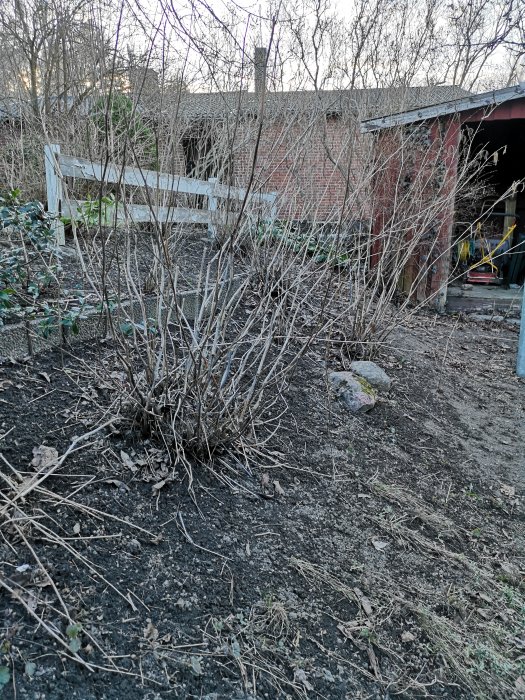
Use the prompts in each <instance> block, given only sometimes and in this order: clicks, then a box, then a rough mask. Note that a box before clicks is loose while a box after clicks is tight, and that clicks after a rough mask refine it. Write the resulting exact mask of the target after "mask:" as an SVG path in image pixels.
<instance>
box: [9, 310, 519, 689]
mask: <svg viewBox="0 0 525 700" xmlns="http://www.w3.org/2000/svg"><path fill="white" fill-rule="evenodd" d="M516 344H517V332H516V331H515V330H513V329H509V328H505V327H500V326H497V325H490V326H489V325H486V326H480V325H476V324H474V323H471V322H468V321H465V320H461V319H457V318H442V317H439V318H438V317H434V316H430V315H426V316H419V317H417V318H416V319H413V320H412V321H411V323H410V327H405V328H402V329H400V330H399V331H398V332H397V333H396V336H395V337H394V338H392V342H391V344H390V345H389V346H388V347H385V349H384V352H383V356H382V358H381V359H380V363H381V365H382V366H383V367H384V368H385V370H386V371H387V372H388V373H389V374H390V376H391V377H392V378H393V380H394V384H393V387H392V389H391V391H390V393H389V395H388V396H387V397H383V398H382V399H381V401H380V402H379V403H378V405H377V406H376V407H375V409H374V410H373V411H372V412H371V413H369V414H367V415H362V416H358V417H356V416H353V415H351V414H349V413H348V412H346V411H345V409H344V407H342V406H341V405H339V403H337V401H336V400H335V399H334V397H332V396H330V394H329V391H328V390H327V382H326V367H325V366H324V365H323V363H322V361H321V358H320V356H317V355H315V354H312V355H311V356H308V357H307V358H305V360H304V362H303V363H302V365H301V367H300V368H299V371H298V373H297V375H296V377H295V380H294V382H293V384H292V385H291V386H290V387H289V391H288V395H287V397H286V398H287V402H288V404H289V411H288V412H287V414H286V415H285V416H284V418H283V426H282V430H281V431H280V432H279V434H278V435H276V436H275V438H274V440H273V444H272V450H273V451H274V455H275V456H276V457H277V459H280V460H281V461H282V463H283V466H281V467H276V468H274V469H272V470H270V471H269V470H268V467H267V466H266V465H264V464H262V465H261V466H260V469H259V470H257V471H255V472H254V473H253V475H251V476H250V475H248V474H246V476H245V477H244V479H243V482H242V485H243V486H244V487H245V488H239V489H237V490H235V491H232V490H231V489H228V488H226V487H225V486H224V485H222V484H221V483H219V482H218V481H217V480H216V479H215V478H213V477H211V476H210V475H208V474H205V473H204V474H201V475H200V477H199V479H198V482H199V483H198V484H197V485H196V504H195V503H194V502H193V501H192V500H191V498H190V497H189V495H188V493H187V489H186V486H185V484H184V483H183V481H182V478H181V479H175V480H173V481H169V482H168V483H166V484H165V485H164V486H163V487H162V488H160V487H159V488H155V486H156V485H158V484H159V483H160V482H161V481H162V480H164V479H163V476H164V475H165V474H166V468H165V463H164V461H163V459H164V458H163V455H162V452H161V451H159V450H158V446H156V445H153V444H151V443H148V442H146V443H136V442H134V441H133V436H132V435H129V434H127V433H126V432H125V431H123V432H118V431H117V432H113V433H111V434H110V433H109V432H107V431H106V432H100V433H97V434H95V435H94V436H93V438H92V439H91V440H89V441H88V444H84V443H83V444H82V448H81V449H78V450H77V451H75V452H72V453H70V454H69V456H68V457H67V458H66V459H65V460H64V463H63V467H62V468H61V470H60V471H59V472H57V473H56V474H55V475H54V476H52V477H50V478H49V479H48V480H47V481H46V488H47V489H49V490H52V491H53V492H54V493H55V494H60V495H62V496H64V497H68V498H70V499H71V501H74V502H75V503H76V505H72V504H70V503H68V502H67V501H66V500H62V502H60V503H59V502H57V499H56V498H51V497H46V495H45V493H44V492H41V493H39V494H37V495H35V494H34V493H33V494H31V495H30V496H29V497H28V498H27V499H26V500H25V501H21V502H20V511H18V512H15V513H13V512H12V511H9V512H8V513H7V515H6V514H4V515H3V516H1V517H2V518H3V519H4V522H3V523H2V525H1V527H2V529H1V536H0V562H1V571H0V576H1V577H2V582H3V583H4V584H5V585H4V586H3V590H2V591H1V592H0V653H1V656H0V667H1V666H3V667H4V670H3V672H0V682H2V679H3V682H5V685H4V687H3V695H2V697H5V698H16V699H17V700H18V699H31V700H44V699H45V700H48V699H53V700H59V699H61V698H64V699H65V698H68V700H70V699H72V698H79V699H81V700H95V699H96V700H103V699H107V700H109V699H112V700H116V699H119V700H121V699H123V698H126V699H129V700H134V699H138V698H147V699H149V700H154V699H160V698H188V699H190V698H191V699H194V698H195V699H197V698H199V699H201V700H226V699H228V700H230V699H236V698H238V699H240V698H245V699H248V698H249V699H251V700H255V699H257V700H258V699H259V698H261V699H262V698H295V697H300V698H328V699H331V698H333V699H338V698H341V699H343V698H345V699H347V700H359V699H363V700H364V699H365V698H369V699H372V698H373V699H377V700H379V699H381V700H387V699H392V698H415V697H436V698H450V699H452V698H455V699H458V700H459V699H460V698H461V699H466V698H505V699H508V700H511V699H513V698H515V699H518V698H523V697H525V607H524V602H523V601H524V600H525V589H524V586H525V579H524V575H525V559H524V556H525V537H524V535H525V529H524V520H523V514H524V510H523V487H524V486H525V469H524V463H525V420H524V409H525V401H524V383H523V380H518V379H516V377H515V375H514V364H515V353H516ZM106 351H107V348H106V347H105V346H104V344H102V345H101V346H100V347H92V346H91V347H85V348H83V349H82V350H79V351H77V354H80V353H81V354H82V358H83V363H80V362H79V361H77V360H76V359H75V358H72V357H69V356H67V355H61V354H59V353H54V354H49V355H42V356H40V357H38V358H36V359H34V360H32V361H28V362H26V363H24V362H21V363H15V362H9V361H7V362H4V364H3V365H2V366H1V367H0V416H1V418H0V452H1V454H2V455H3V457H4V458H5V461H3V462H2V463H1V464H0V469H1V471H2V472H3V473H4V474H9V473H10V468H9V467H8V463H9V464H10V465H11V466H12V467H14V468H16V469H17V470H18V471H20V472H25V473H32V472H34V469H35V467H34V466H31V461H32V460H33V459H34V456H35V455H34V453H33V450H34V448H35V447H38V446H40V445H47V446H51V447H54V448H55V449H56V450H57V451H58V454H59V455H62V454H64V453H65V452H66V450H67V448H68V446H69V445H70V443H71V440H72V439H73V437H74V436H75V435H80V434H82V433H85V432H86V431H87V430H89V429H90V427H92V426H94V425H95V419H96V420H97V421H100V408H99V407H100V406H101V405H102V406H103V405H104V402H105V401H106V400H107V397H105V396H104V392H103V390H101V389H99V388H98V387H97V382H96V381H95V380H94V378H93V374H92V373H91V374H90V371H89V370H90V368H92V367H95V366H96V361H97V357H99V356H100V355H103V354H104V353H105V352H106ZM265 474H267V475H268V476H265ZM180 476H181V477H182V475H180ZM268 479H269V480H270V482H273V481H274V480H278V482H279V484H280V487H282V490H283V492H284V493H282V494H281V493H274V495H273V497H272V498H270V497H268V495H267V489H266V490H265V489H264V488H263V487H262V484H263V483H264V482H265V481H268ZM6 488H7V487H6V486H5V484H4V485H3V486H2V487H1V488H0V495H1V493H2V489H4V493H5V489H6ZM27 513H30V514H31V515H32V516H33V518H36V519H37V521H38V522H40V523H41V524H42V528H41V529H38V528H36V526H35V525H34V524H31V525H30V524H28V523H27V520H25V517H24V514H27ZM10 519H11V520H10ZM13 519H14V520H15V521H17V523H18V530H17V531H16V532H15V531H14V530H13V525H12V520H13ZM10 522H11V524H10ZM45 528H47V529H45ZM139 528H142V529H139ZM20 532H22V536H21V535H20V534H19V533H20ZM53 533H55V535H53ZM56 534H58V535H59V536H60V537H61V540H62V543H59V542H58V540H57V538H56ZM63 543H65V544H66V546H67V548H68V549H66V548H65V547H64V544H63ZM31 550H32V551H31ZM35 557H38V560H39V561H40V563H41V566H38V564H37V563H36V559H35ZM26 564H28V565H29V568H27V567H26V566H24V565H26ZM44 568H45V569H47V570H48V572H49V573H50V574H51V576H52V579H53V581H54V586H56V588H54V587H53V585H51V584H50V582H49V579H48V578H47V577H46V575H45V573H44V572H43V569H44ZM6 585H7V586H8V587H9V589H10V590H11V593H9V592H8V590H7V588H6ZM61 599H62V601H63V603H64V606H65V607H66V608H67V609H68V611H69V615H70V618H71V623H74V624H70V625H69V626H68V627H67V628H66V625H65V624H64V622H63V617H60V616H59V615H58V612H57V610H60V609H61V606H62V603H61ZM38 616H39V617H41V618H42V620H41V621H40V622H39V621H38V620H37V619H36V617H38ZM46 627H47V629H46ZM55 629H56V630H57V631H58V633H59V635H62V638H63V636H64V634H65V635H66V638H67V639H69V640H70V643H69V646H70V648H69V650H67V649H64V648H63V647H61V646H60V644H59V642H58V641H57V640H56V639H54V638H53V637H52V636H51V634H50V630H51V632H52V631H53V630H55ZM76 650H78V655H79V656H80V657H81V658H82V659H83V660H84V661H85V662H86V663H87V664H89V665H90V666H91V670H89V669H87V668H85V667H84V666H82V665H80V664H79V663H76V662H75V661H74V660H72V659H71V658H67V657H68V656H69V657H71V656H72V655H73V651H76ZM1 692H2V691H0V694H1Z"/></svg>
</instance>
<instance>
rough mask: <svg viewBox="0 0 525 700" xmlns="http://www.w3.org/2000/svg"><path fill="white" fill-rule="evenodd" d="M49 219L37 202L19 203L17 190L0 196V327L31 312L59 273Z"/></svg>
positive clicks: (57, 250)
mask: <svg viewBox="0 0 525 700" xmlns="http://www.w3.org/2000/svg"><path fill="white" fill-rule="evenodd" d="M51 224H52V217H51V216H49V215H48V214H46V213H45V212H44V208H43V206H42V204H40V202H22V201H21V200H20V190H11V191H10V192H7V193H3V194H0V232H1V233H2V234H5V235H2V239H3V240H2V243H4V247H3V249H2V250H1V251H0V325H3V323H5V321H6V320H7V319H9V318H13V317H20V316H26V315H28V314H31V313H32V312H33V311H34V310H35V303H36V302H37V300H38V298H39V297H40V295H41V294H42V292H43V291H44V290H45V289H46V288H47V287H49V286H50V285H51V284H52V283H53V281H55V280H57V278H58V275H59V274H60V272H61V269H62V267H61V253H60V249H59V248H58V246H57V245H56V241H55V237H54V232H53V229H52V225H51Z"/></svg>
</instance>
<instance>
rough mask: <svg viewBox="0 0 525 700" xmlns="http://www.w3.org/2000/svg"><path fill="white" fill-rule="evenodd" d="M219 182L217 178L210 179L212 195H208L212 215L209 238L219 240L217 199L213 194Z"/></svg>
mask: <svg viewBox="0 0 525 700" xmlns="http://www.w3.org/2000/svg"><path fill="white" fill-rule="evenodd" d="M216 182H217V178H216V177H210V178H208V184H209V185H211V189H212V191H211V193H210V194H209V195H208V211H209V213H210V220H209V222H208V238H211V239H214V238H217V198H216V197H215V196H214V194H213V190H214V188H215V183H216Z"/></svg>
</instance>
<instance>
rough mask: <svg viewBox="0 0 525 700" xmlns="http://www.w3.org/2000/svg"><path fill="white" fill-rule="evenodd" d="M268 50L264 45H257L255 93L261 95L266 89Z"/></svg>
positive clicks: (254, 61) (254, 62)
mask: <svg viewBox="0 0 525 700" xmlns="http://www.w3.org/2000/svg"><path fill="white" fill-rule="evenodd" d="M267 59H268V52H267V50H266V48H265V47H264V46H256V47H255V55H254V59H253V64H254V89H255V94H256V95H260V94H261V93H263V92H264V91H265V90H266V61H267Z"/></svg>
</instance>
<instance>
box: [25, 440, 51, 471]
mask: <svg viewBox="0 0 525 700" xmlns="http://www.w3.org/2000/svg"><path fill="white" fill-rule="evenodd" d="M57 461H58V452H57V451H56V450H55V448H54V447H48V446H47V445H40V446H39V447H33V459H32V460H31V465H32V466H33V467H36V469H37V470H38V471H44V470H46V469H50V468H51V467H53V466H54V465H55V464H56V463H57Z"/></svg>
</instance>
